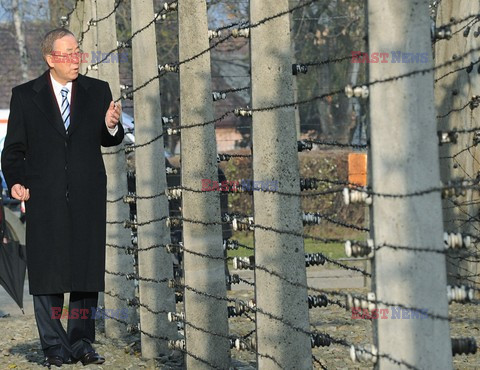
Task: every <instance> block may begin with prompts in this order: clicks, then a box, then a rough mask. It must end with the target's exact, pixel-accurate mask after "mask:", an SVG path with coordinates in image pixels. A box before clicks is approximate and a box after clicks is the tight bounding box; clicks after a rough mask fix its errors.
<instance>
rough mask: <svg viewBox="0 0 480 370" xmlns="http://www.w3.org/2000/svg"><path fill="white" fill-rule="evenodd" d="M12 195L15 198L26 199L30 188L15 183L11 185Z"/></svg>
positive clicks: (28, 197)
mask: <svg viewBox="0 0 480 370" xmlns="http://www.w3.org/2000/svg"><path fill="white" fill-rule="evenodd" d="M11 193H12V197H13V198H15V199H17V200H23V201H27V200H29V199H30V189H26V188H25V186H23V185H20V184H15V185H13V186H12V191H11Z"/></svg>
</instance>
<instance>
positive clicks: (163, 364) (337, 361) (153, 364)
mask: <svg viewBox="0 0 480 370" xmlns="http://www.w3.org/2000/svg"><path fill="white" fill-rule="evenodd" d="M346 291H352V292H357V293H362V294H365V293H366V290H365V289H355V290H353V289H347V290H346ZM230 294H231V296H232V297H235V298H238V299H242V300H248V299H251V298H253V291H251V290H250V291H248V290H236V291H232V292H230ZM450 311H451V314H452V316H454V317H455V318H468V319H471V320H472V321H474V322H473V323H463V322H453V323H452V324H451V336H452V337H459V336H465V337H475V338H476V339H477V343H480V333H479V330H480V322H479V321H478V319H479V314H480V309H479V305H478V304H475V305H472V304H469V305H460V304H453V305H451V306H450ZM350 316H351V314H349V313H348V312H347V311H346V310H345V309H343V308H341V307H338V306H336V305H330V306H328V307H327V308H315V309H312V310H311V311H310V322H311V324H312V330H313V329H314V328H315V329H316V330H318V331H319V332H326V333H328V334H330V335H331V336H332V337H334V338H336V339H345V340H347V341H348V342H350V343H355V344H358V345H365V344H369V343H371V338H372V323H371V322H370V321H368V320H352V319H351V318H350ZM0 327H1V333H2V335H1V337H0V369H40V368H42V367H41V366H40V363H41V361H42V360H43V354H42V351H41V348H40V343H39V341H38V333H37V328H36V325H35V319H34V316H33V315H24V316H13V317H3V318H0ZM102 329H103V328H102V323H101V322H98V329H97V342H96V343H95V349H96V350H97V351H98V352H99V353H100V354H102V355H104V356H105V358H106V362H105V364H104V365H93V366H90V367H83V366H81V364H77V365H68V366H65V367H66V368H72V369H76V368H91V369H183V368H184V366H183V358H182V355H181V354H180V353H173V354H172V355H171V356H169V357H164V358H161V359H156V360H145V359H142V358H141V354H140V346H139V337H138V336H135V335H132V336H131V337H130V338H126V339H125V340H124V341H118V340H112V339H109V338H106V337H105V335H104V334H103V331H102ZM252 329H253V323H252V322H250V321H249V320H248V319H247V318H245V317H242V318H233V319H230V330H231V333H232V334H235V335H245V334H246V333H248V332H249V331H250V330H252ZM313 353H314V355H315V357H316V358H317V359H319V360H320V361H321V363H322V364H323V365H324V366H325V367H326V368H328V369H371V368H372V367H371V366H367V365H364V366H361V365H360V366H359V365H358V364H354V363H352V362H351V360H350V358H349V350H348V348H346V347H344V346H340V345H331V346H330V347H323V348H316V349H314V350H313ZM232 358H233V359H234V361H233V363H232V368H236V369H245V370H246V369H254V368H256V367H255V356H254V355H253V354H251V353H249V352H239V351H236V350H233V351H232ZM314 365H315V367H316V368H321V367H320V365H319V364H314ZM454 366H455V369H480V354H479V353H477V354H476V355H473V356H465V355H461V356H455V357H454Z"/></svg>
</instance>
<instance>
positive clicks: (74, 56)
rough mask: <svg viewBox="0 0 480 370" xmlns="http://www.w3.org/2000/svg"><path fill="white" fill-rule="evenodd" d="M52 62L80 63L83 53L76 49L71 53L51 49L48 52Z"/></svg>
mask: <svg viewBox="0 0 480 370" xmlns="http://www.w3.org/2000/svg"><path fill="white" fill-rule="evenodd" d="M50 55H51V56H52V58H53V62H54V63H75V64H76V63H82V62H85V61H84V60H83V59H84V57H85V54H84V53H83V51H81V50H80V51H77V52H73V53H62V52H61V51H52V52H51V54H50Z"/></svg>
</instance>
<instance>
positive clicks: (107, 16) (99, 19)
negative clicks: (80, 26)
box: [78, 0, 123, 75]
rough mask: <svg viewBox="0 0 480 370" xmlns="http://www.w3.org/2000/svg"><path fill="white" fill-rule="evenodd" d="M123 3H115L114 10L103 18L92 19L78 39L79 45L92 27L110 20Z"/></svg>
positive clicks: (118, 0) (120, 0)
mask: <svg viewBox="0 0 480 370" xmlns="http://www.w3.org/2000/svg"><path fill="white" fill-rule="evenodd" d="M122 1H123V0H117V1H116V2H115V5H114V6H113V10H112V11H111V12H110V13H108V14H107V15H106V16H104V17H101V18H98V19H90V20H89V21H88V22H87V29H86V30H85V31H81V32H80V35H79V37H78V44H79V45H81V44H82V42H83V39H84V37H85V35H86V34H87V33H88V32H89V31H90V29H91V26H92V25H95V26H96V25H97V23H100V22H102V21H104V20H106V19H108V18H110V17H111V16H112V15H114V14H115V12H116V11H117V9H118V7H119V6H120V4H121V3H122ZM86 74H87V73H85V75H86Z"/></svg>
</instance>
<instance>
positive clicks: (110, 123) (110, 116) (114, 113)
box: [105, 100, 122, 128]
mask: <svg viewBox="0 0 480 370" xmlns="http://www.w3.org/2000/svg"><path fill="white" fill-rule="evenodd" d="M121 114H122V105H121V104H120V103H114V102H113V100H112V101H111V102H110V106H109V107H108V110H107V114H105V122H106V124H107V127H108V128H115V126H117V125H118V122H119V121H120V115H121Z"/></svg>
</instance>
